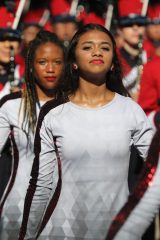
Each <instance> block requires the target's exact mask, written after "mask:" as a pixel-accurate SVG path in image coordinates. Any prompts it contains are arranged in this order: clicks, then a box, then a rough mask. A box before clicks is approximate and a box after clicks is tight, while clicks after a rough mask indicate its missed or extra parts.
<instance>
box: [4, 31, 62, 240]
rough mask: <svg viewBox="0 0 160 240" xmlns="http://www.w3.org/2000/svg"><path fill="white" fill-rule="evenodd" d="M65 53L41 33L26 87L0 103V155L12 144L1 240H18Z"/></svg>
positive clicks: (31, 56)
mask: <svg viewBox="0 0 160 240" xmlns="http://www.w3.org/2000/svg"><path fill="white" fill-rule="evenodd" d="M64 61H65V49H64V47H63V45H62V43H61V42H60V40H59V39H58V38H57V36H56V35H55V34H53V33H51V32H48V31H40V32H39V33H38V34H37V36H36V38H35V39H34V40H33V41H31V42H30V45H29V48H28V50H27V55H26V73H25V83H26V87H25V89H24V91H23V92H16V93H12V94H9V95H6V96H5V97H4V98H2V100H1V101H0V152H1V151H2V150H3V147H4V145H5V143H6V141H7V139H8V137H10V138H11V141H12V152H13V159H12V170H11V176H10V179H9V182H8V184H7V187H6V189H5V191H4V194H3V197H2V199H1V201H0V212H1V214H2V216H1V222H0V239H5V240H11V239H12V240H17V238H18V232H19V228H20V222H21V218H22V212H23V205H24V204H23V203H24V197H25V193H26V190H27V186H28V182H29V176H30V172H31V167H32V161H33V157H34V156H33V155H34V154H33V139H34V133H35V126H36V122H37V118H38V114H39V111H40V108H41V106H42V105H43V104H44V103H45V102H46V101H49V100H51V99H55V98H56V97H57V91H56V90H55V87H56V88H57V89H58V84H59V82H60V78H61V77H62V71H63V66H64Z"/></svg>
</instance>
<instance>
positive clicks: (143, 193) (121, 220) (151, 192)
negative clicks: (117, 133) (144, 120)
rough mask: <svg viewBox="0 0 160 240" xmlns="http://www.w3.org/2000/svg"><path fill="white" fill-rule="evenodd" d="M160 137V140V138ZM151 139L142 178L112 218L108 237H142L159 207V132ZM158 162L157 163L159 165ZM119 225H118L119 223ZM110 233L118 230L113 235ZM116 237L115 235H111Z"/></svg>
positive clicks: (117, 239)
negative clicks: (113, 218)
mask: <svg viewBox="0 0 160 240" xmlns="http://www.w3.org/2000/svg"><path fill="white" fill-rule="evenodd" d="M157 137H158V138H159V139H158V138H157ZM157 137H156V138H154V142H153V141H152V144H151V148H150V150H149V156H148V157H147V161H146V162H145V165H144V168H143V172H142V174H141V180H139V182H138V183H137V185H136V187H135V189H133V192H132V193H131V194H130V196H129V198H128V201H127V202H126V204H125V205H124V206H123V208H122V209H121V211H120V212H119V213H118V215H117V216H116V218H115V220H114V221H113V223H112V225H111V228H110V231H109V232H108V236H107V238H106V239H107V240H112V239H114V240H128V239H129V240H139V239H141V237H142V235H143V234H144V233H145V231H146V229H147V228H148V226H149V225H150V224H151V222H152V221H153V219H154V217H155V215H156V213H157V212H158V210H159V207H160V156H159V147H160V131H159V134H158V135H157ZM157 162H158V164H157ZM118 225H119V226H120V227H119V228H118V227H117V226H118ZM111 232H114V234H115V233H116V235H115V236H114V237H110V236H111V235H110V234H111ZM112 236H113V235H112Z"/></svg>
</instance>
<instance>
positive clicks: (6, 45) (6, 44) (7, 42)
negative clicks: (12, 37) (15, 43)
mask: <svg viewBox="0 0 160 240" xmlns="http://www.w3.org/2000/svg"><path fill="white" fill-rule="evenodd" d="M4 46H5V47H6V48H10V47H11V43H10V41H8V40H6V41H4Z"/></svg>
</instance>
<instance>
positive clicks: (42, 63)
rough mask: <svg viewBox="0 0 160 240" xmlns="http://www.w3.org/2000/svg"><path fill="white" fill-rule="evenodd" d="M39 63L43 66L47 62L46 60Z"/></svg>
mask: <svg viewBox="0 0 160 240" xmlns="http://www.w3.org/2000/svg"><path fill="white" fill-rule="evenodd" d="M38 63H39V64H41V65H44V64H45V63H46V61H44V60H43V61H38Z"/></svg>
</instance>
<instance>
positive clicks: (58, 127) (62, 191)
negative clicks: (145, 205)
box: [19, 24, 153, 240]
mask: <svg viewBox="0 0 160 240" xmlns="http://www.w3.org/2000/svg"><path fill="white" fill-rule="evenodd" d="M115 48H116V46H115V41H114V39H113V37H112V35H111V34H110V33H109V32H108V31H107V30H106V29H105V28H104V27H102V26H100V25H94V24H89V25H86V26H84V27H82V28H81V29H79V30H78V31H77V33H76V34H75V35H74V37H73V39H72V41H71V43H70V46H69V49H68V57H67V67H66V74H65V82H66V84H65V85H64V90H65V91H66V92H65V93H66V98H65V99H62V98H61V102H62V104H60V105H59V106H57V107H56V103H55V102H53V103H51V102H50V103H49V104H46V106H44V107H43V108H42V111H41V113H40V116H39V121H38V125H37V131H36V136H35V154H36V156H35V159H34V165H33V169H32V179H31V181H30V185H29V189H28V192H27V195H26V199H25V206H24V215H23V222H22V226H21V231H20V236H19V240H22V239H43V237H42V236H43V232H44V231H45V229H46V227H50V234H49V236H48V238H47V239H56V240H64V239H65V240H73V239H74V240H80V239H83V240H91V239H92V240H104V239H105V236H106V233H107V230H108V228H109V225H110V223H111V221H112V218H113V216H114V215H115V214H116V213H117V212H118V211H119V209H120V208H121V207H122V206H123V204H124V203H125V201H126V200H127V196H128V194H129V191H128V181H127V179H128V167H129V158H130V150H131V145H132V144H134V145H135V147H136V148H137V149H138V151H139V153H140V155H141V156H142V157H143V158H145V157H146V155H147V150H148V147H149V144H150V142H151V139H152V134H153V132H152V128H151V125H150V123H149V121H148V119H147V117H146V115H145V113H144V112H143V110H142V109H141V108H140V107H139V105H138V104H137V103H135V102H134V101H133V100H132V99H131V98H129V97H127V92H126V90H125V88H124V87H123V85H122V78H121V74H120V73H121V71H120V67H119V63H118V60H117V55H116V49H115ZM57 102H58V101H57ZM59 102H60V101H59ZM59 102H58V104H59ZM56 204H57V205H56ZM55 206H56V208H55ZM54 208H55V210H54ZM53 210H54V212H53ZM52 212H53V214H52ZM51 215H52V216H51ZM50 216H51V219H52V221H49V224H50V225H49V226H48V224H47V221H48V219H49V218H50ZM51 223H52V224H51ZM46 224H47V225H46ZM45 226H46V227H45ZM43 229H44V230H43ZM41 232H42V235H41Z"/></svg>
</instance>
